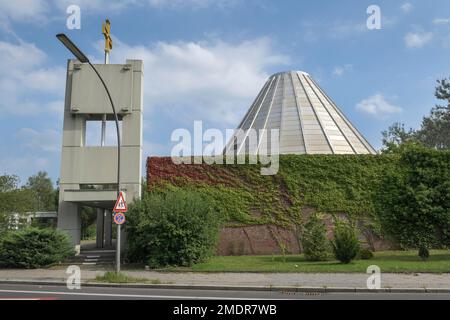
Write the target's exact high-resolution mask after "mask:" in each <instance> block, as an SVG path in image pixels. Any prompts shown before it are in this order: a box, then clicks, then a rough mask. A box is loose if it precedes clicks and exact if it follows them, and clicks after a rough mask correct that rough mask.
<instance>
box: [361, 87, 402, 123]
mask: <svg viewBox="0 0 450 320" xmlns="http://www.w3.org/2000/svg"><path fill="white" fill-rule="evenodd" d="M356 110H358V111H361V112H364V113H368V114H370V115H373V116H375V117H377V118H386V117H388V116H390V115H392V114H396V113H400V112H402V108H400V107H398V106H395V105H393V104H391V103H389V102H388V101H386V99H385V97H384V96H383V95H382V94H381V93H377V94H375V95H373V96H370V97H368V98H367V99H364V100H362V101H361V102H359V103H358V104H357V105H356Z"/></svg>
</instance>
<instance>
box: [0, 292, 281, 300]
mask: <svg viewBox="0 0 450 320" xmlns="http://www.w3.org/2000/svg"><path fill="white" fill-rule="evenodd" d="M0 292H3V293H29V294H46V295H52V294H54V295H69V296H96V297H124V298H157V299H199V300H255V299H257V300H289V299H272V298H270V299H269V298H230V297H200V296H162V295H143V294H115V293H82V292H58V291H28V290H0Z"/></svg>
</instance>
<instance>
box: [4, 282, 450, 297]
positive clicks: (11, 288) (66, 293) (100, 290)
mask: <svg viewBox="0 0 450 320" xmlns="http://www.w3.org/2000/svg"><path fill="white" fill-rule="evenodd" d="M0 299H46V300H61V299H62V300H129V299H131V300H178V299H181V300H248V299H251V300H265V299H283V300H290V299H294V300H317V299H326V300H367V299H369V300H374V299H376V300H378V299H382V300H397V299H402V300H405V299H406V300H416V299H419V300H450V293H293V292H278V291H230V290H193V289H190V290H186V289H183V290H180V289H153V288H137V289H136V288H118V287H82V288H81V289H80V290H69V289H67V288H66V287H64V286H47V285H45V286H43V285H23V284H20V285H19V284H0Z"/></svg>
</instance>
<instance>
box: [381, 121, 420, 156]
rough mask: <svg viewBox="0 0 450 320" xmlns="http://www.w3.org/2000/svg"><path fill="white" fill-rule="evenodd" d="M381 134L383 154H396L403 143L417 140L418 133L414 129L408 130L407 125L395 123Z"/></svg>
mask: <svg viewBox="0 0 450 320" xmlns="http://www.w3.org/2000/svg"><path fill="white" fill-rule="evenodd" d="M381 134H382V135H383V141H382V142H383V146H384V148H383V150H382V151H383V153H392V152H396V151H398V148H399V147H400V146H401V145H402V144H403V143H405V142H408V141H415V140H417V138H416V135H417V133H416V132H415V131H414V130H413V129H412V128H410V129H409V130H406V129H405V125H404V124H403V123H399V122H396V123H394V124H393V125H391V126H390V127H389V128H388V129H387V130H385V131H383V132H382V133H381Z"/></svg>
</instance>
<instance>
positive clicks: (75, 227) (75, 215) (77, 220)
mask: <svg viewBox="0 0 450 320" xmlns="http://www.w3.org/2000/svg"><path fill="white" fill-rule="evenodd" d="M61 193H63V191H62V192H60V194H61ZM60 198H61V195H60ZM57 227H58V229H59V230H62V231H64V232H66V233H67V234H68V235H69V237H70V241H71V243H72V244H73V245H74V246H75V251H76V252H77V254H79V253H80V240H81V209H80V208H79V206H78V205H77V204H74V203H71V202H65V201H60V202H59V206H58V226H57Z"/></svg>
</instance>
